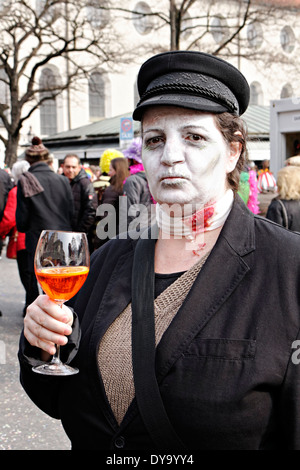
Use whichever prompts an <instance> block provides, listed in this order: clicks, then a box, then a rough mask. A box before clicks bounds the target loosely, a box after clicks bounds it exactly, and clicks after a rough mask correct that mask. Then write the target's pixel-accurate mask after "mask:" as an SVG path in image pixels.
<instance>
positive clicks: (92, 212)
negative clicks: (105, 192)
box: [70, 168, 97, 233]
mask: <svg viewBox="0 0 300 470" xmlns="http://www.w3.org/2000/svg"><path fill="white" fill-rule="evenodd" d="M70 184H71V188H72V193H73V198H74V215H73V217H72V228H73V230H74V231H76V232H86V233H87V232H88V231H89V230H90V229H91V228H92V227H93V225H94V222H95V216H96V209H97V194H96V192H95V189H94V186H93V184H92V182H91V181H90V179H89V177H88V175H87V173H86V171H84V169H83V168H82V169H81V170H80V172H79V173H78V175H77V176H75V178H74V179H73V180H72V181H71V182H70Z"/></svg>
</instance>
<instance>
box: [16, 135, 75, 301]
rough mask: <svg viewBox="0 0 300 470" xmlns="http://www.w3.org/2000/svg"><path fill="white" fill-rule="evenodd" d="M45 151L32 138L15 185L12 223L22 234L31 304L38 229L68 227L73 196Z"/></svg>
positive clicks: (39, 143) (67, 228)
mask: <svg viewBox="0 0 300 470" xmlns="http://www.w3.org/2000/svg"><path fill="white" fill-rule="evenodd" d="M48 159H49V150H48V149H47V148H46V147H45V146H44V145H43V142H42V140H41V139H40V138H39V137H37V136H36V137H33V139H32V145H31V146H30V147H28V148H27V149H26V152H25V160H26V161H27V162H29V164H30V168H29V169H28V171H26V172H25V173H23V174H22V175H20V177H19V180H18V184H17V209H16V224H17V230H18V231H19V232H25V234H26V249H27V251H28V259H29V267H28V269H29V271H30V275H31V281H30V289H29V297H30V298H29V299H28V302H29V303H31V302H33V300H34V299H35V298H36V297H37V296H38V294H39V290H38V285H37V280H36V277H35V273H34V254H35V249H36V245H37V242H38V239H39V236H40V234H41V232H42V230H47V229H49V230H51V229H53V230H72V226H71V218H72V215H73V207H74V205H73V196H72V191H71V188H70V185H69V183H68V180H67V179H66V178H65V177H63V176H61V175H58V174H57V173H55V172H54V171H53V170H51V168H50V167H49V165H48V163H47V161H48Z"/></svg>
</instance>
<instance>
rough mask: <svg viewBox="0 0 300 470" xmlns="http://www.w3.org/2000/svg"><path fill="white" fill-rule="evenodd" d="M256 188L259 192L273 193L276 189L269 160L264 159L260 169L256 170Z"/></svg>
mask: <svg viewBox="0 0 300 470" xmlns="http://www.w3.org/2000/svg"><path fill="white" fill-rule="evenodd" d="M257 189H258V192H259V193H267V192H271V193H275V192H276V190H277V186H276V179H275V176H274V175H273V173H272V172H271V171H270V160H264V161H263V162H262V169H261V170H258V172H257Z"/></svg>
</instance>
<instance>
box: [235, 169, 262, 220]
mask: <svg viewBox="0 0 300 470" xmlns="http://www.w3.org/2000/svg"><path fill="white" fill-rule="evenodd" d="M250 163H251V162H249V165H246V166H245V169H244V171H242V172H241V175H240V184H239V189H238V195H239V196H240V197H241V199H242V200H243V201H244V203H245V204H246V206H247V207H248V209H250V210H251V212H253V214H259V201H258V197H257V195H258V189H257V179H256V171H255V170H253V169H252V168H253V167H252V165H251V166H250Z"/></svg>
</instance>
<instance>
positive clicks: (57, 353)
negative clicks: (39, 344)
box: [51, 344, 61, 364]
mask: <svg viewBox="0 0 300 470" xmlns="http://www.w3.org/2000/svg"><path fill="white" fill-rule="evenodd" d="M55 346H56V351H55V354H54V356H53V357H52V361H51V362H52V364H60V363H61V360H60V357H59V356H60V346H59V344H56V345H55Z"/></svg>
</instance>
